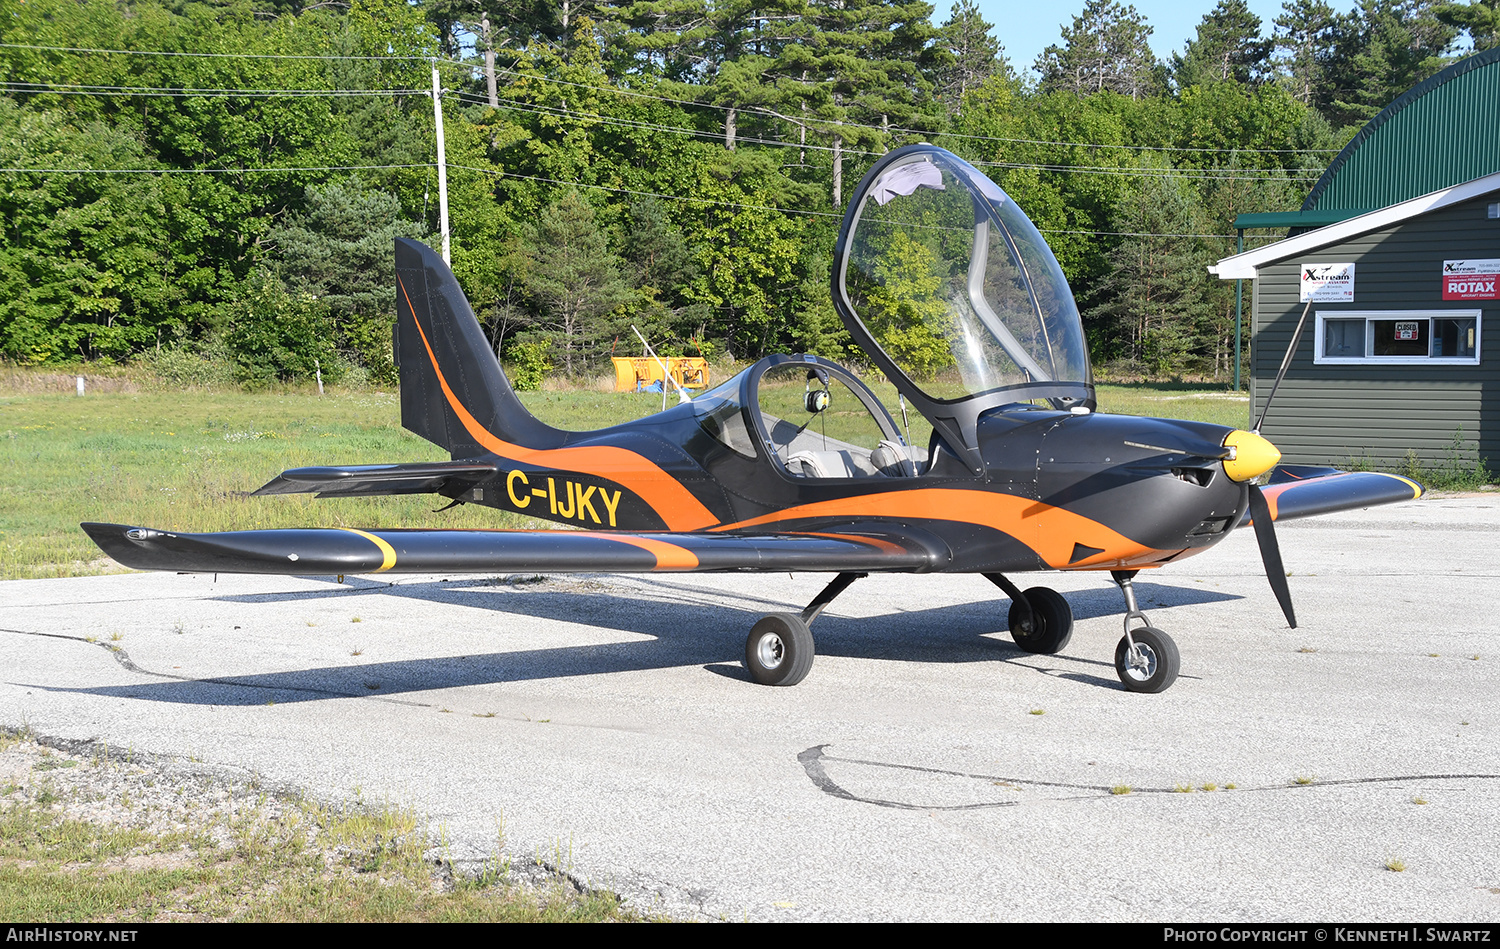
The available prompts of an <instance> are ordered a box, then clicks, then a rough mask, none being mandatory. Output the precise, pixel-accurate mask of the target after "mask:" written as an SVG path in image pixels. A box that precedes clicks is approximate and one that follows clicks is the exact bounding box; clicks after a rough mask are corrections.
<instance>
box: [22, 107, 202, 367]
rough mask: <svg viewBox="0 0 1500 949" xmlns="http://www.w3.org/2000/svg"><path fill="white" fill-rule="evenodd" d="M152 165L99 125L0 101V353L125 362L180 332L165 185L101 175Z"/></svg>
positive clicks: (123, 136)
mask: <svg viewBox="0 0 1500 949" xmlns="http://www.w3.org/2000/svg"><path fill="white" fill-rule="evenodd" d="M153 164H155V162H154V161H153V160H152V159H151V158H150V157H149V156H148V155H147V154H145V153H144V151H143V150H142V148H141V146H140V143H139V142H138V141H137V140H136V139H135V138H134V137H133V136H131V135H129V134H127V133H126V132H123V131H121V130H118V129H115V128H112V127H111V126H110V125H109V124H108V123H106V122H103V121H98V120H94V121H89V122H87V123H86V124H83V125H81V126H77V125H74V124H72V122H70V121H69V117H68V116H67V115H66V114H63V113H60V112H56V111H52V110H47V111H33V110H27V109H24V108H22V107H21V106H19V105H17V104H16V103H15V102H12V101H10V100H9V99H0V167H6V168H27V167H30V168H38V169H58V168H91V169H102V170H104V172H105V173H101V174H67V173H59V172H56V171H7V172H0V220H3V221H4V225H3V227H4V230H3V233H0V354H3V356H4V357H5V358H9V359H14V360H17V361H19V362H23V363H40V362H51V361H57V360H67V359H78V358H84V359H99V358H107V359H124V358H126V357H128V356H129V355H130V354H131V353H133V352H135V351H137V350H139V349H141V348H144V347H145V346H148V345H153V344H156V343H158V342H161V341H163V340H165V341H167V342H171V341H173V340H175V339H176V338H177V337H178V336H180V335H181V334H183V333H184V332H185V330H186V328H187V327H186V324H185V322H184V321H183V320H182V318H181V316H180V312H179V308H180V305H181V302H182V293H181V288H180V287H179V285H178V284H177V281H176V280H175V277H176V272H175V268H174V266H173V262H172V260H171V257H170V255H169V254H168V253H167V252H166V251H165V249H164V248H163V246H162V244H163V235H162V232H161V226H162V225H161V222H162V220H163V219H164V218H165V217H166V201H165V196H164V184H163V182H162V181H161V180H160V179H159V178H156V177H154V176H147V175H139V174H109V173H107V172H108V170H109V169H139V168H142V167H150V166H151V165H153Z"/></svg>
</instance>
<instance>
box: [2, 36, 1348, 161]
mask: <svg viewBox="0 0 1500 949" xmlns="http://www.w3.org/2000/svg"><path fill="white" fill-rule="evenodd" d="M0 48H4V49H30V50H41V51H47V52H60V53H105V54H118V55H125V56H178V57H186V58H202V59H284V60H357V61H370V62H439V63H443V64H445V65H449V66H460V67H463V68H464V69H466V70H469V71H471V72H472V71H473V70H475V69H479V68H482V67H480V66H479V65H478V64H476V63H469V62H464V61H462V60H457V59H447V58H445V57H439V56H348V55H332V54H323V55H317V54H305V53H189V52H178V51H167V50H126V49H94V48H90V47H81V46H41V45H36V44H29V43H0ZM495 72H496V73H497V74H502V73H503V74H505V75H508V76H514V77H516V78H518V79H531V80H535V81H538V82H547V83H552V84H553V85H562V86H572V87H575V88H580V89H589V90H592V91H594V92H600V93H613V94H616V95H623V96H630V97H633V98H640V99H649V100H652V101H656V102H670V103H673V104H675V105H691V106H696V107H698V108H703V109H715V110H718V111H721V112H729V111H737V112H740V113H741V114H749V115H759V116H763V117H765V118H772V119H777V120H780V121H785V122H791V123H793V124H795V122H796V120H794V119H791V118H789V117H787V116H783V115H779V114H777V113H775V112H770V111H767V110H765V109H759V108H755V107H739V106H726V105H718V104H716V103H712V102H702V101H699V100H697V99H678V98H674V97H672V96H662V95H653V94H651V93H646V92H638V91H636V90H634V89H625V88H620V87H608V88H605V87H600V86H592V85H589V84H587V83H580V82H572V81H570V80H566V79H557V78H554V77H551V76H541V75H537V74H534V73H524V72H517V71H516V70H515V69H513V68H500V67H497V68H496V70H495ZM825 124H826V123H825ZM837 124H840V125H843V126H845V127H846V128H856V129H866V130H871V131H879V132H882V133H887V132H902V133H905V134H909V135H933V136H943V137H946V138H957V139H965V140H969V141H986V142H1003V143H1009V144H1017V145H1051V146H1060V147H1064V148H1112V149H1121V150H1127V151H1146V152H1193V153H1223V152H1226V151H1227V152H1231V153H1234V152H1238V153H1244V154H1257V155H1300V154H1323V153H1329V154H1332V153H1335V152H1338V151H1339V149H1337V148H1214V147H1208V146H1187V145H1116V144H1105V143H1098V142H1064V141H1048V140H1046V139H1029V138H1006V137H1002V136H995V135H969V134H965V133H961V132H936V131H929V130H924V129H912V128H905V127H897V126H892V127H882V126H878V125H870V124H866V123H860V122H841V123H837ZM1017 167H1021V166H1017Z"/></svg>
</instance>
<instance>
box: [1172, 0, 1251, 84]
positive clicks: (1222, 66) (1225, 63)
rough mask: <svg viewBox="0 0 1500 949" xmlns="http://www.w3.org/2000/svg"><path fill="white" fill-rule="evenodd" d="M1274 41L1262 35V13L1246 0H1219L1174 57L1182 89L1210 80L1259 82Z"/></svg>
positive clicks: (1176, 72)
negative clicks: (1259, 14) (1195, 32)
mask: <svg viewBox="0 0 1500 949" xmlns="http://www.w3.org/2000/svg"><path fill="white" fill-rule="evenodd" d="M1270 56H1271V41H1270V40H1268V39H1262V38H1261V35H1260V17H1258V16H1256V15H1255V14H1254V13H1252V12H1250V7H1249V6H1248V5H1247V4H1246V3H1245V0H1219V3H1218V5H1217V6H1215V7H1214V9H1213V11H1212V12H1211V13H1209V14H1208V15H1206V16H1204V18H1203V21H1202V22H1201V23H1199V24H1198V36H1197V39H1194V40H1189V41H1188V44H1187V48H1186V49H1184V50H1183V52H1182V54H1181V55H1175V54H1174V55H1173V57H1172V78H1173V80H1174V82H1175V83H1176V85H1177V88H1179V89H1186V88H1188V87H1189V86H1197V85H1203V84H1206V83H1210V82H1227V81H1229V80H1233V81H1235V82H1240V83H1256V82H1259V81H1261V79H1263V78H1264V76H1265V72H1266V66H1267V60H1268V59H1269V58H1270Z"/></svg>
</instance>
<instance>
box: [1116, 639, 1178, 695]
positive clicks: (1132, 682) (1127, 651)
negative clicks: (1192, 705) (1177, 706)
mask: <svg viewBox="0 0 1500 949" xmlns="http://www.w3.org/2000/svg"><path fill="white" fill-rule="evenodd" d="M1131 639H1134V640H1135V649H1134V650H1132V649H1131V648H1130V640H1131ZM1181 668H1182V657H1181V656H1179V655H1178V653H1177V644H1176V643H1175V642H1173V641H1172V637H1171V636H1168V635H1167V634H1166V633H1164V632H1162V631H1161V630H1159V629H1156V628H1155V627H1152V626H1142V627H1141V628H1140V629H1133V630H1131V631H1130V638H1129V639H1127V638H1125V637H1123V636H1122V637H1121V638H1120V645H1118V646H1116V647H1115V671H1116V672H1118V673H1119V674H1120V681H1121V682H1123V683H1125V688H1127V689H1129V690H1130V691H1132V692H1165V691H1166V690H1167V689H1168V688H1169V687H1170V686H1171V685H1172V683H1173V682H1176V681H1177V673H1178V671H1179V670H1180V669H1181Z"/></svg>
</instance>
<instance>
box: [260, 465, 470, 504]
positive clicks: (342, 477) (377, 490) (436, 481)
mask: <svg viewBox="0 0 1500 949" xmlns="http://www.w3.org/2000/svg"><path fill="white" fill-rule="evenodd" d="M494 474H495V466H494V465H487V464H482V463H475V462H468V461H435V462H421V463H417V464H406V465H345V466H342V467H333V468H293V469H292V470H290V471H283V472H282V473H281V474H279V475H277V476H276V477H275V478H272V479H271V480H270V481H269V482H267V483H266V484H265V485H264V486H263V487H261V488H260V490H258V491H255V492H254V496H255V497H263V496H265V495H268V494H314V493H316V494H317V496H318V497H320V498H326V497H341V498H346V497H367V496H373V495H387V494H447V495H450V496H451V495H454V494H461V493H463V492H464V491H467V490H468V489H469V488H471V487H473V486H474V485H476V484H478V483H480V482H482V481H485V480H487V479H489V478H491V477H493V476H494ZM445 489H456V490H445Z"/></svg>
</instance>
